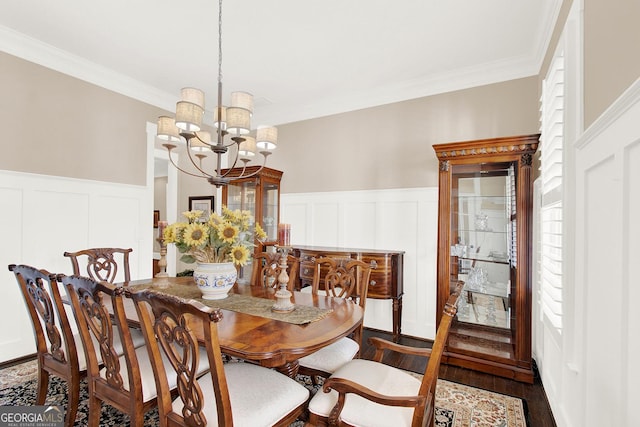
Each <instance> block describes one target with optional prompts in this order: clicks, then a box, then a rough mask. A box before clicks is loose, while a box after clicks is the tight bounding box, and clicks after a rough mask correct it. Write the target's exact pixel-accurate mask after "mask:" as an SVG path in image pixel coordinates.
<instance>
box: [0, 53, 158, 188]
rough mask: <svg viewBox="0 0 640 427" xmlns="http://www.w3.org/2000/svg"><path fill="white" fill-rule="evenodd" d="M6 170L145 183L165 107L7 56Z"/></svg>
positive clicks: (1, 162) (3, 103)
mask: <svg viewBox="0 0 640 427" xmlns="http://www.w3.org/2000/svg"><path fill="white" fill-rule="evenodd" d="M0 75H1V76H2V78H0V94H2V95H1V96H0V128H2V129H5V132H4V134H3V136H2V138H1V139H0V148H1V152H2V156H0V169H6V170H13V171H21V172H31V173H39V174H45V175H56V176H66V177H72V178H83V179H92V180H98V181H109V182H117V183H125V184H136V185H145V181H146V170H145V166H144V165H146V153H147V147H146V123H147V121H151V122H153V121H155V120H156V118H157V116H158V115H160V114H161V112H162V110H160V109H158V108H156V107H152V106H150V105H148V104H144V103H142V102H139V101H135V100H133V99H131V98H128V97H126V96H123V95H119V94H117V93H115V92H111V91H108V90H106V89H102V88H100V87H97V86H95V85H92V84H89V83H86V82H83V81H81V80H78V79H75V78H73V77H70V76H67V75H64V74H61V73H58V72H56V71H52V70H50V69H47V68H44V67H42V66H39V65H36V64H33V63H31V62H27V61H25V60H22V59H19V58H16V57H14V56H11V55H8V54H6V53H3V52H0Z"/></svg>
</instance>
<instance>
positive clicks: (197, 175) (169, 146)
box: [162, 144, 209, 178]
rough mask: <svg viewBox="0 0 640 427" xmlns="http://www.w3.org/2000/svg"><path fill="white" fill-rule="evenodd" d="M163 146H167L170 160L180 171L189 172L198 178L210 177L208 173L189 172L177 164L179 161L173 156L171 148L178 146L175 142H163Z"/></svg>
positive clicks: (188, 173)
mask: <svg viewBox="0 0 640 427" xmlns="http://www.w3.org/2000/svg"><path fill="white" fill-rule="evenodd" d="M162 145H163V147H165V148H166V149H167V151H168V152H169V161H170V162H171V164H172V165H173V167H175V168H176V169H178V170H179V171H180V172H182V173H184V174H187V175H191V176H195V177H197V178H208V177H209V175H207V174H206V173H205V174H204V175H200V174H196V173H193V172H189V171H186V170H184V169H182V168H181V167H180V166H178V165H177V163H176V162H175V161H174V160H173V157H171V150H172V149H174V148H175V147H176V146H175V145H173V144H162Z"/></svg>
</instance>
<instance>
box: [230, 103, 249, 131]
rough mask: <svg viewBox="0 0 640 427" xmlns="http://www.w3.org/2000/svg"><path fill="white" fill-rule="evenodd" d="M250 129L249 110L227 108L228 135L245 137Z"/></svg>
mask: <svg viewBox="0 0 640 427" xmlns="http://www.w3.org/2000/svg"><path fill="white" fill-rule="evenodd" d="M250 128H251V116H250V115H249V110H245V109H244V108H237V107H229V108H227V131H228V132H229V133H230V134H236V135H246V134H248V133H249V130H250Z"/></svg>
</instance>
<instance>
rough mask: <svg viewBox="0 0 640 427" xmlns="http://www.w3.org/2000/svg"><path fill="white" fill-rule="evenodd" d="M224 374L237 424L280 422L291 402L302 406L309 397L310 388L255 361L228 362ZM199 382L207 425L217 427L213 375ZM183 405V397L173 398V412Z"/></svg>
mask: <svg viewBox="0 0 640 427" xmlns="http://www.w3.org/2000/svg"><path fill="white" fill-rule="evenodd" d="M201 360H202V359H201ZM224 374H225V376H226V378H227V385H228V387H229V400H230V401H231V407H232V408H233V425H236V426H272V425H277V424H278V421H279V420H281V419H283V418H284V417H285V416H286V415H287V414H288V413H289V412H290V411H291V408H292V405H294V406H298V405H303V404H304V403H305V402H306V400H307V399H308V398H309V391H308V390H307V389H306V388H304V387H303V386H301V385H300V384H298V383H296V382H295V381H291V378H289V377H287V376H285V375H283V374H281V373H279V372H278V371H275V370H272V369H265V368H263V367H261V366H257V365H254V364H252V363H243V362H239V363H226V364H225V365H224ZM198 384H199V385H200V388H201V389H202V393H203V398H204V399H203V400H204V402H205V406H204V415H205V416H206V417H207V420H208V421H209V423H208V424H207V426H217V425H218V423H217V420H218V413H217V408H216V405H215V402H216V398H215V396H214V387H213V382H212V379H211V376H210V375H205V376H204V377H201V378H200V379H199V380H198ZM182 407H183V404H182V399H180V398H177V399H176V400H174V401H173V405H172V408H173V411H174V412H176V413H178V414H180V413H182Z"/></svg>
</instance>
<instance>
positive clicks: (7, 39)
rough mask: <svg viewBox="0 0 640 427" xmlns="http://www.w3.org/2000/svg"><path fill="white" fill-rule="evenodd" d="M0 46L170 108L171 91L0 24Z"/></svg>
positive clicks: (75, 75) (58, 69) (82, 78)
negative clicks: (160, 88) (164, 90)
mask: <svg viewBox="0 0 640 427" xmlns="http://www.w3.org/2000/svg"><path fill="white" fill-rule="evenodd" d="M0 50H2V51H3V52H6V53H8V54H10V55H13V56H16V57H18V58H21V59H24V60H26V61H29V62H33V63H35V64H38V65H42V66H43V67H46V68H50V69H52V70H55V71H58V72H60V73H63V74H66V75H69V76H72V77H75V78H77V79H80V80H83V81H86V82H88V83H92V84H94V85H96V86H100V87H102V88H105V89H108V90H111V91H113V92H116V93H119V94H121V95H125V96H128V97H130V98H133V99H136V100H138V101H141V102H145V103H147V104H151V105H153V106H156V107H159V108H162V109H164V110H168V111H172V110H173V109H174V108H175V102H176V101H175V95H173V94H168V93H166V92H163V91H161V90H159V89H158V88H155V87H153V86H150V85H147V84H145V83H142V82H140V81H138V80H135V79H132V78H131V77H128V76H125V75H124V74H120V73H117V72H115V71H113V70H111V69H109V68H106V67H103V66H101V65H98V64H95V63H93V62H90V61H87V60H86V59H84V58H81V57H79V56H76V55H73V54H71V53H69V52H67V51H64V50H61V49H58V48H56V47H55V46H51V45H49V44H47V43H43V42H41V41H39V40H36V39H34V38H31V37H28V36H26V35H24V34H22V33H19V32H17V31H14V30H12V29H10V28H7V27H5V26H2V25H0Z"/></svg>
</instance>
